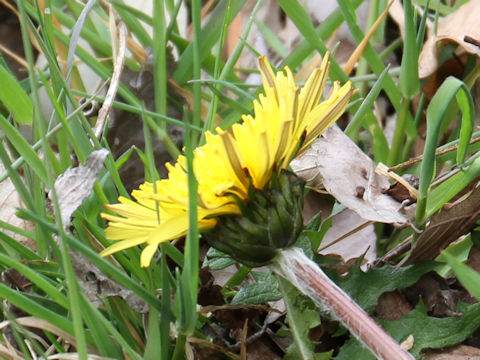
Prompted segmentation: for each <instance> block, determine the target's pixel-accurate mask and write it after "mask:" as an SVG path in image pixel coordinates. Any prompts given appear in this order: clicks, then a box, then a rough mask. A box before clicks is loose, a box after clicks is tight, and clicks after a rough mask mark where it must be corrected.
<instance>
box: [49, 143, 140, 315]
mask: <svg viewBox="0 0 480 360" xmlns="http://www.w3.org/2000/svg"><path fill="white" fill-rule="evenodd" d="M107 155H108V150H106V149H100V150H96V151H94V152H92V153H91V154H90V156H89V157H88V158H87V161H86V162H85V165H80V166H78V167H76V168H71V169H68V170H67V171H65V173H63V174H62V175H60V176H59V177H58V178H57V180H56V181H55V192H56V194H57V199H58V203H59V206H60V213H61V218H62V223H63V227H64V228H65V229H66V231H67V232H68V231H69V230H68V229H69V226H70V223H71V217H72V214H73V213H74V211H75V210H76V209H77V208H78V207H79V206H80V205H81V204H82V202H83V201H84V200H85V198H87V197H88V196H89V195H90V193H91V192H92V189H93V184H94V183H95V181H96V180H97V176H98V173H99V172H100V170H101V169H102V167H103V162H104V160H105V158H106V156H107ZM50 196H51V193H50V194H49V198H50ZM57 241H59V239H57ZM70 254H71V259H72V265H73V270H74V272H75V275H76V277H77V279H78V281H79V283H80V286H81V287H82V289H83V291H84V292H85V294H86V295H87V297H88V299H89V300H90V301H91V302H92V303H93V304H94V305H96V306H99V305H100V304H101V301H100V300H99V298H98V295H99V294H102V295H103V296H120V297H121V298H123V299H124V300H125V302H126V303H127V304H128V305H129V306H130V307H131V308H132V309H133V310H134V311H136V312H139V313H145V312H147V310H148V305H147V304H146V303H145V302H144V301H143V300H142V299H141V298H139V297H138V296H137V295H136V294H135V293H133V292H132V291H130V290H127V289H124V288H123V287H121V286H120V285H118V284H117V283H115V282H113V281H112V280H110V279H109V278H108V277H106V276H105V275H103V273H102V272H101V271H100V270H99V269H98V268H97V267H96V266H95V265H94V264H93V263H92V262H91V261H90V260H89V259H88V258H86V257H85V256H83V255H82V254H80V253H79V252H77V251H75V250H70Z"/></svg>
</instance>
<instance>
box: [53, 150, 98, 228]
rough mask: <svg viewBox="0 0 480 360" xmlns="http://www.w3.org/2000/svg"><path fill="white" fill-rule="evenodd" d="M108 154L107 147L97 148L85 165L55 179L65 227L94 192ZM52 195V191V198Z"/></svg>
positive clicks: (69, 170)
mask: <svg viewBox="0 0 480 360" xmlns="http://www.w3.org/2000/svg"><path fill="white" fill-rule="evenodd" d="M107 155H108V150H107V149H100V150H96V151H94V152H92V153H91V154H90V156H89V157H88V158H87V161H86V162H85V164H84V165H80V166H78V167H75V168H70V169H68V170H67V171H65V172H64V173H63V174H62V175H60V176H59V177H58V178H57V180H55V192H56V194H57V199H58V204H59V206H60V214H61V218H62V224H63V227H64V228H67V227H68V226H70V222H71V217H72V214H73V213H74V211H75V210H77V208H78V207H79V206H80V205H81V204H82V202H83V200H85V198H87V197H88V196H89V195H90V193H91V192H92V189H93V184H94V183H95V181H96V180H97V176H98V173H99V172H100V170H101V169H102V166H103V162H104V160H105V158H106V157H107ZM51 195H52V193H51V192H50V193H49V194H48V197H49V199H50V200H52V197H51Z"/></svg>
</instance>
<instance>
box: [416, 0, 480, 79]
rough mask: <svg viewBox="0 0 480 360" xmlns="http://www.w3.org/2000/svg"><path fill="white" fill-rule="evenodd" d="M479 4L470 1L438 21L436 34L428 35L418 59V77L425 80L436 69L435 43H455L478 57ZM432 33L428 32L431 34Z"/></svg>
mask: <svg viewBox="0 0 480 360" xmlns="http://www.w3.org/2000/svg"><path fill="white" fill-rule="evenodd" d="M479 12H480V2H479V1H478V0H471V1H469V2H467V3H465V4H464V5H462V6H461V7H459V8H458V9H457V10H456V11H455V12H453V13H451V14H450V15H448V16H445V17H444V18H441V19H439V20H438V27H437V33H436V35H435V34H430V36H429V37H428V39H427V41H426V42H425V44H424V45H423V48H422V51H421V53H420V57H419V59H418V75H419V77H420V78H425V77H427V76H429V75H431V74H432V73H433V72H435V70H436V69H437V68H438V59H437V52H438V47H437V43H438V42H439V41H442V43H447V42H455V43H457V44H458V45H459V46H460V47H461V48H462V49H463V50H464V51H466V52H468V53H470V54H474V55H477V56H479V55H480V26H478V14H479ZM431 32H432V31H430V33H431Z"/></svg>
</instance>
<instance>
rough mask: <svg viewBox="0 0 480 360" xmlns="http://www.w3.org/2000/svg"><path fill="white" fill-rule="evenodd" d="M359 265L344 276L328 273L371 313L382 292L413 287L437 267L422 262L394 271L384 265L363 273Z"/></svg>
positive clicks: (391, 267)
mask: <svg viewBox="0 0 480 360" xmlns="http://www.w3.org/2000/svg"><path fill="white" fill-rule="evenodd" d="M359 265H360V263H359V262H357V264H356V265H355V266H354V267H352V268H351V269H350V271H349V273H348V275H346V276H339V275H338V274H337V273H333V274H332V273H331V272H329V273H328V276H329V277H330V278H331V279H332V280H334V281H335V282H336V283H337V284H338V285H339V286H340V287H341V288H342V289H344V290H345V291H346V292H347V293H348V294H349V295H350V296H351V297H352V298H353V300H355V302H356V303H357V304H358V305H360V306H361V307H362V308H363V309H364V310H365V311H367V312H371V311H373V309H374V308H375V305H376V304H377V301H378V297H379V296H380V295H382V294H383V293H384V292H387V291H393V290H395V289H403V288H406V287H408V286H411V285H413V284H414V283H415V282H417V280H418V279H419V278H420V277H421V276H422V275H423V274H425V273H426V272H428V271H430V270H432V269H434V268H435V266H437V264H436V263H434V262H423V263H420V264H417V265H413V266H406V267H402V268H400V269H398V270H395V267H394V266H392V265H385V266H383V267H381V268H379V269H371V270H369V271H368V272H363V271H362V270H361V269H360V267H359Z"/></svg>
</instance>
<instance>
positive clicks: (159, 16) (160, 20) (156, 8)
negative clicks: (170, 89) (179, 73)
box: [153, 0, 167, 130]
mask: <svg viewBox="0 0 480 360" xmlns="http://www.w3.org/2000/svg"><path fill="white" fill-rule="evenodd" d="M153 18H154V19H155V21H154V22H153V64H154V69H155V71H154V72H153V84H154V88H155V111H156V112H157V113H159V114H163V115H166V114H167V37H166V28H167V24H166V21H165V2H164V0H155V1H154V2H153ZM160 126H161V128H162V129H163V130H166V127H167V124H166V123H165V122H162V123H161V124H160Z"/></svg>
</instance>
